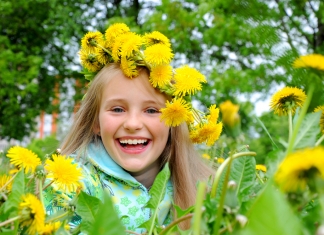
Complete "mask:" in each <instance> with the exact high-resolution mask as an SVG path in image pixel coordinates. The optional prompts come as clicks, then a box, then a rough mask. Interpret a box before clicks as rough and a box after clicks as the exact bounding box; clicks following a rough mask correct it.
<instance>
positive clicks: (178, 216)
mask: <svg viewBox="0 0 324 235" xmlns="http://www.w3.org/2000/svg"><path fill="white" fill-rule="evenodd" d="M194 208H195V207H194V206H191V207H189V208H187V209H185V210H182V209H181V208H180V207H179V206H177V205H174V209H175V210H176V212H177V218H180V217H182V216H185V215H187V214H189V213H191V212H193V210H194Z"/></svg>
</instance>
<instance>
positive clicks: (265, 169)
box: [255, 164, 267, 172]
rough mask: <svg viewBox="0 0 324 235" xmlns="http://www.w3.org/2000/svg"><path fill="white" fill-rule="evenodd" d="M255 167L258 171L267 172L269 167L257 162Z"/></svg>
mask: <svg viewBox="0 0 324 235" xmlns="http://www.w3.org/2000/svg"><path fill="white" fill-rule="evenodd" d="M255 169H256V170H257V171H263V172H267V167H266V166H265V165H262V164H257V165H256V166H255Z"/></svg>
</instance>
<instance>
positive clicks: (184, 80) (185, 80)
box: [174, 65, 206, 96]
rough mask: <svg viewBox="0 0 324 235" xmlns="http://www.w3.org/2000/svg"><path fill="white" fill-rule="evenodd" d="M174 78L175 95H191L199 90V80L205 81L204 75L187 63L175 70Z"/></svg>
mask: <svg viewBox="0 0 324 235" xmlns="http://www.w3.org/2000/svg"><path fill="white" fill-rule="evenodd" d="M174 80H175V84H174V88H175V92H174V95H176V96H185V95H187V94H188V95H193V94H194V93H195V92H196V91H200V90H201V82H206V79H205V77H204V75H202V74H201V73H200V72H198V70H196V69H194V68H190V67H189V66H187V65H185V66H182V67H180V68H177V69H176V70H175V75H174Z"/></svg>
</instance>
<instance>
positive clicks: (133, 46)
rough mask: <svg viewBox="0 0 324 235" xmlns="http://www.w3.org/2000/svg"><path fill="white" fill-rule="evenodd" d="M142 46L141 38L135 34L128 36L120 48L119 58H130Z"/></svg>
mask: <svg viewBox="0 0 324 235" xmlns="http://www.w3.org/2000/svg"><path fill="white" fill-rule="evenodd" d="M142 44H143V38H142V37H141V36H140V35H137V34H130V35H129V37H128V39H127V41H125V42H124V43H123V45H122V46H121V52H120V54H121V56H122V57H131V56H132V55H133V54H134V53H136V52H138V51H139V49H140V47H141V46H142Z"/></svg>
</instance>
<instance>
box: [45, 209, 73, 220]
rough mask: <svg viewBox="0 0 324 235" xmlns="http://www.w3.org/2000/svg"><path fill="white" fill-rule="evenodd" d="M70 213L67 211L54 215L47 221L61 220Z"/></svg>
mask: <svg viewBox="0 0 324 235" xmlns="http://www.w3.org/2000/svg"><path fill="white" fill-rule="evenodd" d="M69 213H70V212H69V211H66V212H64V213H63V214H60V215H58V216H56V217H53V218H51V219H49V220H47V221H46V223H50V222H52V221H55V220H59V219H61V218H63V217H64V216H67V215H68V214H69Z"/></svg>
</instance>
